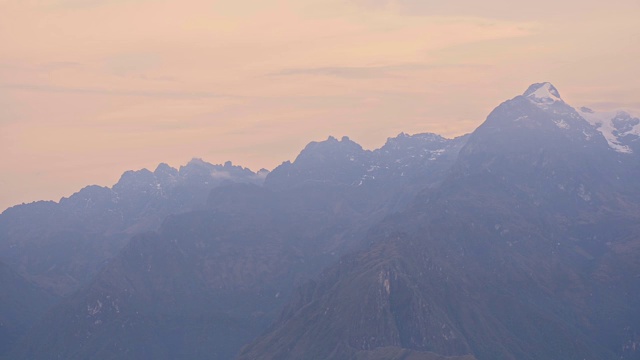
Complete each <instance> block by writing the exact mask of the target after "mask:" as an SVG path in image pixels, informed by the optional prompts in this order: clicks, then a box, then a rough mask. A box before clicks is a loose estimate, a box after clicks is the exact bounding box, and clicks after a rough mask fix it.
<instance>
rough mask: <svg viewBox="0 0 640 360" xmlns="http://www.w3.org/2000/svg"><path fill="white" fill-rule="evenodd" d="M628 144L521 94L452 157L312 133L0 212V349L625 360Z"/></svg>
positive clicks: (631, 246) (404, 140)
mask: <svg viewBox="0 0 640 360" xmlns="http://www.w3.org/2000/svg"><path fill="white" fill-rule="evenodd" d="M639 138H640V120H639V119H638V118H637V117H634V116H632V115H631V114H629V113H627V112H611V113H596V112H594V111H593V110H590V109H588V108H584V107H583V108H574V107H572V106H570V105H569V104H567V103H565V102H564V101H563V99H562V98H561V96H560V93H559V92H558V90H557V89H556V88H555V87H554V86H553V85H551V84H550V83H539V84H533V85H531V86H530V87H529V88H528V89H527V90H526V91H525V92H524V94H523V95H519V96H516V97H514V98H513V99H511V100H508V101H506V102H504V103H502V104H500V105H499V106H498V107H497V108H496V109H495V110H494V111H493V112H491V114H489V116H488V117H487V119H486V120H485V121H484V122H483V123H482V125H480V126H479V127H478V128H477V129H476V130H475V131H474V132H473V133H471V134H468V135H465V136H461V137H458V138H455V139H445V138H443V137H441V136H438V135H435V134H417V135H406V134H404V133H403V134H400V135H398V136H397V137H395V138H390V139H388V141H387V142H386V144H385V145H384V146H383V147H381V148H380V149H376V150H373V151H369V150H364V149H363V148H362V147H361V146H360V145H358V144H357V143H355V142H353V141H351V140H350V139H349V138H347V137H343V138H342V139H340V140H338V139H336V138H333V137H329V138H328V139H327V140H325V141H322V142H312V143H310V144H309V145H307V147H305V149H303V150H302V152H301V153H300V154H299V155H298V157H297V158H296V159H295V160H294V161H293V162H285V163H283V164H282V165H280V166H279V167H277V168H276V169H274V170H273V171H271V172H267V171H259V172H257V173H254V172H252V171H250V170H248V169H245V168H242V167H239V166H234V165H232V164H231V163H226V164H224V165H211V164H208V163H206V162H204V161H202V160H192V161H191V162H190V163H189V164H187V165H186V166H183V167H181V168H180V169H179V170H177V169H173V168H171V167H169V166H167V165H164V164H161V165H160V166H158V168H157V169H156V170H155V171H154V172H150V171H148V170H140V171H137V172H127V173H125V174H123V176H122V178H121V179H120V181H119V182H118V183H117V184H116V185H114V186H113V187H112V188H102V187H97V186H90V187H87V188H84V189H82V190H81V191H79V192H78V193H76V194H74V195H72V196H71V197H69V198H63V199H62V200H61V201H60V202H57V203H55V202H37V203H32V204H26V205H18V206H15V207H13V208H10V209H8V210H6V211H5V212H3V213H2V214H1V215H0V261H2V262H3V263H4V264H5V265H4V266H0V270H1V271H2V272H1V273H0V275H1V276H0V281H2V287H3V289H4V288H7V289H16V290H12V291H10V292H7V294H11V295H9V296H6V295H5V298H2V299H0V300H2V302H3V304H7V305H6V306H5V305H3V307H2V309H3V313H2V314H0V316H1V317H0V321H1V322H2V326H1V327H0V332H3V333H6V334H10V335H8V336H7V337H6V339H8V340H7V341H3V342H0V351H3V353H4V354H5V356H6V357H7V358H10V359H55V358H60V359H87V358H92V359H111V358H114V359H115V358H117V359H145V358H153V359H182V358H188V359H233V358H238V359H300V358H304V359H363V360H365V359H371V360H373V359H465V360H467V359H621V358H623V359H640V328H639V327H638V324H640V305H639V304H640V260H639V259H640V184H639V183H638V182H637V179H638V178H640V140H638V139H639ZM16 299H18V301H17V300H16ZM19 299H25V301H19ZM5 319H7V320H5ZM5 324H6V325H5Z"/></svg>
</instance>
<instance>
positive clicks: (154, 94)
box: [0, 83, 241, 99]
mask: <svg viewBox="0 0 640 360" xmlns="http://www.w3.org/2000/svg"><path fill="white" fill-rule="evenodd" d="M0 88H4V89H10V90H21V91H33V92H47V93H59V94H81V95H110V96H141V97H149V98H168V99H201V98H223V97H224V98H237V97H241V96H238V95H231V94H224V93H216V92H207V91H149V90H115V89H102V88H90V87H66V86H52V85H38V84H12V83H0Z"/></svg>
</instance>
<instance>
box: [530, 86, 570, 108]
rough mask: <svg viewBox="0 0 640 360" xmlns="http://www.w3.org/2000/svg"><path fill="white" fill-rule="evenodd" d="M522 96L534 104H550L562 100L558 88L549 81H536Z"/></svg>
mask: <svg viewBox="0 0 640 360" xmlns="http://www.w3.org/2000/svg"><path fill="white" fill-rule="evenodd" d="M523 96H524V97H526V98H528V99H529V100H530V101H531V102H533V103H536V104H543V105H550V104H553V103H555V102H558V101H560V102H564V101H563V100H562V98H561V97H560V93H559V92H558V89H556V87H555V86H553V85H552V84H551V83H549V82H544V83H536V84H533V85H531V86H529V88H528V89H527V91H525V92H524V94H523Z"/></svg>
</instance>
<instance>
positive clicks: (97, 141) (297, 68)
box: [0, 0, 640, 211]
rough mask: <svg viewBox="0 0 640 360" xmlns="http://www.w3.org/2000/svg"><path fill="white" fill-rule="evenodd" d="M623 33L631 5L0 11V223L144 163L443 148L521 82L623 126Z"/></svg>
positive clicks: (148, 2)
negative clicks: (611, 116)
mask: <svg viewBox="0 0 640 360" xmlns="http://www.w3.org/2000/svg"><path fill="white" fill-rule="evenodd" d="M639 17H640V1H639V0H611V1H601V0H598V1H595V0H582V1H573V0H568V1H559V0H553V1H551V0H537V1H513V0H510V1H507V0H484V1H477V0H458V1H456V0H449V1H432V0H429V1H428V0H251V1H248V0H224V1H215V0H213V1H212V0H180V1H177V0H175V1H174V0H166V1H160V0H0V154H1V155H0V168H1V169H2V171H1V172H0V211H2V210H3V209H4V208H6V207H7V206H10V205H13V204H17V203H21V202H30V201H33V200H38V199H54V200H58V199H59V198H60V197H62V196H69V195H71V194H72V193H73V192H75V191H77V190H79V189H80V188H81V187H83V186H84V185H88V184H99V185H107V186H111V185H113V183H115V182H116V181H117V180H118V178H119V176H120V174H121V173H122V172H123V171H125V170H128V169H139V168H142V167H147V168H149V169H151V170H153V169H154V168H155V166H156V165H157V164H158V163H159V162H167V163H169V164H170V165H172V166H179V165H180V164H184V163H186V162H187V161H188V160H189V159H191V158H192V157H200V158H203V159H204V160H206V161H209V162H212V163H223V162H224V161H226V160H232V161H233V162H234V163H235V164H239V165H243V166H247V167H250V168H251V169H253V170H258V169H259V168H261V167H265V168H268V169H272V168H273V167H275V166H276V165H278V164H279V163H281V162H282V161H285V160H290V159H293V158H294V157H295V156H296V155H297V153H298V152H299V151H300V150H301V149H302V147H303V146H304V145H306V144H307V143H308V142H309V141H314V140H322V139H325V138H326V137H327V136H328V135H334V136H338V137H339V136H342V135H348V136H350V137H351V138H352V139H353V140H355V141H357V142H359V143H360V144H362V145H363V146H364V147H365V148H376V147H379V146H381V145H382V144H383V143H384V141H385V140H386V138H387V137H390V136H395V135H397V134H398V133H399V132H401V131H404V132H407V133H420V132H435V133H439V134H441V135H444V136H448V137H452V136H456V135H460V134H463V133H466V132H470V131H472V130H473V129H474V128H475V127H476V126H478V125H479V124H480V123H481V122H482V121H483V120H484V118H485V117H486V115H487V114H488V113H489V111H490V110H491V109H493V108H494V107H495V106H497V105H498V104H499V103H500V102H502V101H504V100H506V99H509V98H511V97H513V96H515V95H518V94H520V93H522V92H523V91H524V90H525V89H526V87H527V86H528V85H529V84H531V83H533V82H541V81H551V82H552V83H554V85H556V87H557V88H558V89H559V90H560V93H561V95H562V96H563V98H564V99H565V101H567V102H569V103H570V104H573V105H576V106H578V105H588V106H590V107H592V108H594V109H595V110H610V109H613V108H627V109H638V108H640V80H639V79H640V64H639V63H638V61H639V59H640V21H638V18H639Z"/></svg>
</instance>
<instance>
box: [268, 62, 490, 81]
mask: <svg viewBox="0 0 640 360" xmlns="http://www.w3.org/2000/svg"><path fill="white" fill-rule="evenodd" d="M484 66H485V65H482V64H457V65H456V64H447V65H443V64H400V65H388V66H333V67H315V68H290V69H283V70H280V71H278V72H275V73H272V74H270V75H272V76H292V75H318V76H332V77H339V78H345V79H370V78H390V77H402V76H403V75H402V73H407V72H414V71H424V70H432V69H442V68H473V67H484Z"/></svg>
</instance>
